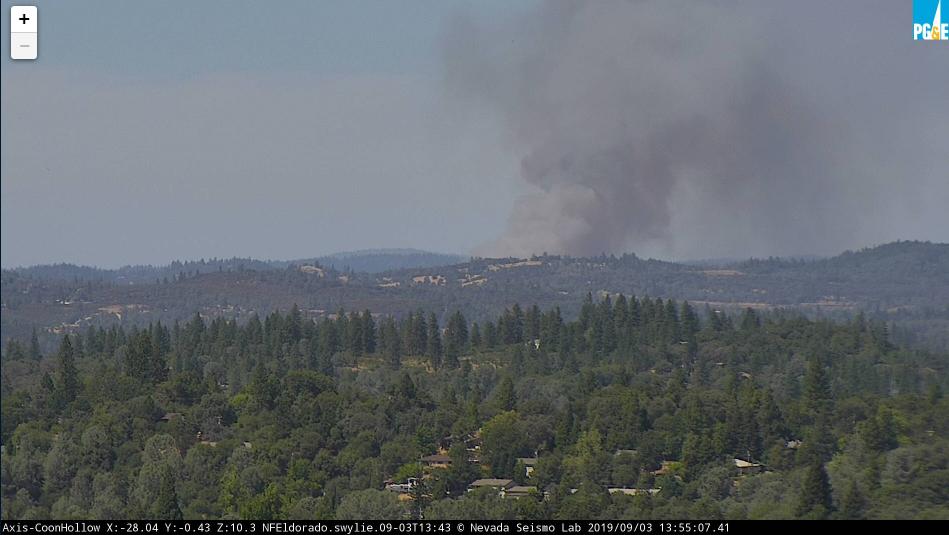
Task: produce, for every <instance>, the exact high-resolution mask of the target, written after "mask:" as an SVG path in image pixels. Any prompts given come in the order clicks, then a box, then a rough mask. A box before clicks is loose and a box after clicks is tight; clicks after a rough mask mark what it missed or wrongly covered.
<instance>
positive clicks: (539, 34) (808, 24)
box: [446, 1, 949, 257]
mask: <svg viewBox="0 0 949 535" xmlns="http://www.w3.org/2000/svg"><path fill="white" fill-rule="evenodd" d="M761 4H762V3H761V2H748V3H738V4H735V3H728V4H727V5H726V4H725V3H720V2H706V3H702V4H700V3H697V2H677V1H662V2H640V1H628V2H618V1H602V2H601V1H596V2H594V1H589V2H543V3H541V4H540V5H539V6H538V7H537V8H536V9H535V10H534V11H532V12H530V13H527V14H525V16H524V17H523V18H521V19H520V20H519V21H518V22H517V23H516V24H513V25H505V26H503V27H501V26H498V25H496V24H492V23H491V22H490V21H483V20H479V19H477V18H475V17H473V16H459V17H458V18H457V20H456V21H455V23H454V25H453V26H452V28H451V29H450V31H449V32H448V37H447V46H446V68H447V71H448V75H447V76H448V82H449V87H450V88H451V91H452V93H453V95H454V96H455V97H457V98H459V99H461V100H462V101H463V102H467V103H469V104H470V105H473V106H475V108H476V109H478V110H481V111H486V112H488V113H495V114H498V116H499V117H500V118H501V120H502V121H503V123H504V124H505V125H506V127H507V131H508V133H509V135H510V142H511V143H512V144H515V145H516V146H517V147H520V148H522V150H523V158H522V161H521V169H520V178H521V179H523V180H524V181H525V183H526V184H527V185H528V188H529V192H528V193H526V194H525V195H523V196H522V197H520V198H519V199H517V201H516V203H515V206H514V211H513V212H512V214H511V215H510V218H509V222H508V227H507V230H506V231H505V232H504V233H503V234H502V235H501V236H500V237H499V238H497V239H496V240H494V241H491V242H489V243H486V244H484V245H483V246H481V247H479V248H478V249H477V250H476V251H475V252H476V253H477V254H480V255H485V256H508V255H510V256H526V255H529V254H533V253H541V252H549V253H559V254H572V255H595V254H599V253H601V252H608V253H609V252H622V251H629V250H635V251H637V252H640V253H642V252H646V253H652V254H658V255H662V256H678V257H682V256H692V257H698V256H727V255H750V254H804V253H829V252H836V251H839V250H840V249H842V248H846V247H854V246H861V245H869V244H872V243H878V242H882V241H887V240H890V239H896V238H928V239H936V240H945V239H946V238H949V236H947V232H949V231H947V230H946V229H947V228H949V216H946V215H945V214H946V210H945V206H947V205H949V178H947V177H949V161H947V156H946V152H945V147H944V145H943V143H940V142H938V141H936V140H939V139H942V140H943V142H944V140H945V139H949V124H947V123H949V122H947V121H945V117H947V116H949V105H947V99H945V87H946V82H947V81H949V75H947V70H946V69H945V68H944V67H945V54H942V55H941V56H940V55H939V53H938V50H935V49H934V47H932V46H928V47H927V46H925V45H923V46H921V45H920V44H918V43H913V42H912V40H911V38H910V37H909V34H908V32H909V22H908V21H909V20H910V19H911V16H910V14H909V7H907V6H901V5H896V6H894V5H893V4H894V3H893V2H880V3H870V2H849V3H846V4H845V5H837V4H838V3H834V4H835V5H834V6H828V5H827V3H816V2H815V3H793V4H794V5H790V4H791V3H785V4H782V6H781V8H780V9H778V8H777V7H776V6H775V5H773V4H770V5H768V6H763V5H761ZM937 65H942V67H939V68H938V69H937ZM922 78H925V80H926V82H925V83H919V81H920V80H921V79H922ZM934 117H942V118H943V119H941V120H933V118H934ZM940 229H941V230H940Z"/></svg>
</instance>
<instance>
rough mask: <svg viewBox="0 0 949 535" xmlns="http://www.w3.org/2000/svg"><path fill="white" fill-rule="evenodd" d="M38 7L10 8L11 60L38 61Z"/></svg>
mask: <svg viewBox="0 0 949 535" xmlns="http://www.w3.org/2000/svg"><path fill="white" fill-rule="evenodd" d="M36 21H37V17H36V6H11V7H10V58H12V59H36V41H37V39H36V33H37V32H36V29H37V27H38V26H37V24H36Z"/></svg>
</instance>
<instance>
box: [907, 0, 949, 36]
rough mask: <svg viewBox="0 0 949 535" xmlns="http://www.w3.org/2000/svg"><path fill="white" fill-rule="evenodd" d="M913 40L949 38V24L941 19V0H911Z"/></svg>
mask: <svg viewBox="0 0 949 535" xmlns="http://www.w3.org/2000/svg"><path fill="white" fill-rule="evenodd" d="M913 40H914V41H947V40H949V24H947V23H945V22H943V21H942V0H913Z"/></svg>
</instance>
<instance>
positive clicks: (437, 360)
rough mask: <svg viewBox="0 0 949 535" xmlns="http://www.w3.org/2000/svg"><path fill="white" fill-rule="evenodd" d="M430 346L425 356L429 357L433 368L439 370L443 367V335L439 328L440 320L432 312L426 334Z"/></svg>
mask: <svg viewBox="0 0 949 535" xmlns="http://www.w3.org/2000/svg"><path fill="white" fill-rule="evenodd" d="M426 339H427V341H428V345H427V347H426V348H425V354H426V355H428V358H429V359H430V361H431V363H432V368H434V369H436V370H437V369H439V368H440V367H441V365H442V333H441V331H440V330H439V328H438V318H436V317H435V313H434V312H432V313H431V314H429V316H428V333H427V334H426Z"/></svg>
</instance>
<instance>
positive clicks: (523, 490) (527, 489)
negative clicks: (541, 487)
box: [504, 485, 537, 494]
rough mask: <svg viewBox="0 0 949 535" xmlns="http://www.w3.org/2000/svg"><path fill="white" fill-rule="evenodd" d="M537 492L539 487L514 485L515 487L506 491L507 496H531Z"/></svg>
mask: <svg viewBox="0 0 949 535" xmlns="http://www.w3.org/2000/svg"><path fill="white" fill-rule="evenodd" d="M536 490H537V487H534V486H525V485H514V486H513V487H510V488H507V489H504V493H505V494H529V493H531V492H534V491H536Z"/></svg>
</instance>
